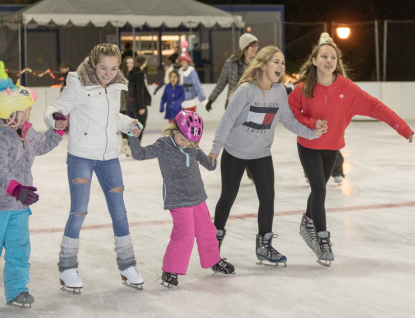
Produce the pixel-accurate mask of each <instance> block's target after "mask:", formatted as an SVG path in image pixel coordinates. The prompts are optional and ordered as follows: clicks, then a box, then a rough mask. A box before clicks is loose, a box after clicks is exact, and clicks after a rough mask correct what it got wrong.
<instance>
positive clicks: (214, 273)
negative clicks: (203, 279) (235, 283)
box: [212, 271, 236, 276]
mask: <svg viewBox="0 0 415 318" xmlns="http://www.w3.org/2000/svg"><path fill="white" fill-rule="evenodd" d="M217 273H219V274H223V275H234V274H236V272H232V273H224V272H215V271H213V274H212V276H213V275H216V274H217Z"/></svg>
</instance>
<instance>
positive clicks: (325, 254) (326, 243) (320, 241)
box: [314, 231, 334, 267]
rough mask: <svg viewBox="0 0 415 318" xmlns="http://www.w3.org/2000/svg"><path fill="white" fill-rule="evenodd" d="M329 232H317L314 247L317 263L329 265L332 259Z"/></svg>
mask: <svg viewBox="0 0 415 318" xmlns="http://www.w3.org/2000/svg"><path fill="white" fill-rule="evenodd" d="M331 245H332V244H331V242H330V232H328V231H320V232H318V233H317V243H316V246H315V247H314V253H316V255H317V258H318V260H317V263H319V264H320V265H323V266H326V267H330V264H331V262H332V261H334V254H333V252H332V251H331Z"/></svg>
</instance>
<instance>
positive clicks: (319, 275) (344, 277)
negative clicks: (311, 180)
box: [0, 122, 415, 318]
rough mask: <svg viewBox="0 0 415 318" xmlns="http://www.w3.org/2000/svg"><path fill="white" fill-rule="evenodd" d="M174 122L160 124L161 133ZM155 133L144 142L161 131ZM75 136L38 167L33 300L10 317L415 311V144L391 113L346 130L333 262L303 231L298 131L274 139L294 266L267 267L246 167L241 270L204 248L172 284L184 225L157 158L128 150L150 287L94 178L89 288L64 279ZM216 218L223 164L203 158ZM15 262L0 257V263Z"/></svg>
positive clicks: (236, 235)
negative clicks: (174, 214)
mask: <svg viewBox="0 0 415 318" xmlns="http://www.w3.org/2000/svg"><path fill="white" fill-rule="evenodd" d="M410 124H411V126H412V128H414V127H415V123H414V122H410ZM217 125H218V123H217V122H208V123H206V129H205V133H204V136H203V140H202V143H201V148H202V149H204V150H205V152H206V153H208V152H209V150H210V147H211V142H212V139H213V136H214V132H215V129H216V127H217ZM161 128H162V127H160V130H161ZM159 134H160V131H159V130H152V131H148V132H146V133H145V135H144V138H143V144H144V145H148V144H150V143H152V142H154V141H155V140H156V139H157V138H158V137H159ZM66 143H67V137H65V140H64V141H63V142H62V143H61V144H60V145H59V147H58V148H57V149H55V150H54V151H53V152H51V153H49V154H47V155H45V156H43V157H39V158H38V159H37V160H36V161H35V164H34V166H33V174H34V185H35V186H36V187H37V188H38V193H39V194H40V201H39V202H38V203H36V204H35V205H34V206H33V208H32V211H33V215H32V216H31V217H30V229H31V244H32V254H31V260H30V261H31V281H30V284H29V289H30V293H31V294H32V295H33V296H34V297H35V303H34V304H33V307H32V309H30V310H25V309H20V308H11V307H8V306H6V305H5V303H6V300H5V297H4V292H1V293H0V317H7V318H9V317H70V318H76V317H99V318H105V317H111V318H115V317H214V318H218V317H319V318H323V317H415V305H414V299H415V290H414V286H415V248H414V246H415V231H414V224H415V213H414V210H415V196H414V181H415V163H414V162H415V144H409V143H408V141H406V140H405V139H404V138H402V137H401V136H399V135H398V134H397V133H396V132H395V131H394V130H393V129H392V128H390V127H389V126H387V125H386V124H384V123H380V122H353V123H352V124H351V125H350V126H349V128H348V130H347V133H346V144H347V145H346V147H345V148H344V149H343V150H342V153H343V156H344V158H345V165H344V168H345V174H346V179H344V181H343V183H342V184H341V186H338V185H336V184H335V183H334V182H333V180H330V181H329V183H328V186H327V200H326V207H327V210H328V212H327V224H328V230H329V231H330V232H331V238H332V243H333V247H332V248H333V252H334V255H335V261H334V262H332V265H331V267H329V268H326V267H323V266H321V265H319V264H317V263H316V257H315V255H314V254H313V253H312V252H311V250H310V249H309V248H308V247H307V246H306V244H305V243H304V242H303V241H302V239H301V237H300V235H299V234H298V231H299V225H300V219H301V213H303V211H304V209H305V206H306V200H307V197H308V194H309V185H308V184H307V183H306V182H305V179H304V176H303V171H302V168H301V165H300V162H299V159H298V155H297V149H296V138H295V136H294V135H293V134H292V133H290V132H289V131H287V130H286V129H285V128H283V127H282V125H279V127H278V128H277V131H276V137H275V141H274V145H273V148H272V152H273V160H274V167H275V176H276V178H275V180H276V187H275V189H276V199H275V212H276V216H275V218H274V232H275V233H278V235H279V237H278V238H277V239H274V241H273V243H274V246H275V247H276V248H277V249H278V250H279V251H280V252H281V253H283V254H285V255H286V256H287V258H288V263H287V264H288V267H287V268H281V269H275V268H270V267H264V266H262V267H261V266H257V265H255V264H256V262H257V259H256V256H255V252H254V248H255V235H256V233H257V219H256V213H257V209H258V200H257V197H256V192H255V188H254V185H253V184H252V183H251V182H250V181H249V180H248V179H247V178H246V176H244V178H243V179H242V183H241V187H240V191H239V194H238V197H237V200H236V202H235V204H234V206H233V209H232V211H231V218H230V219H229V221H228V223H227V236H226V238H225V240H224V242H223V246H222V256H224V257H226V258H227V259H228V261H230V262H231V263H233V264H234V265H235V267H236V274H235V275H227V276H225V275H221V274H216V275H213V274H212V271H211V270H210V269H202V268H201V267H200V264H199V257H198V254H197V248H196V244H195V248H194V250H193V254H192V258H191V261H190V265H189V269H188V272H187V275H186V276H179V286H178V288H173V289H171V290H170V289H167V288H165V287H163V286H161V285H160V280H157V279H158V278H159V277H160V276H161V264H162V258H163V255H164V251H165V248H166V246H167V243H168V241H169V236H170V231H171V227H172V222H171V216H170V214H169V212H168V211H164V210H163V200H162V179H161V175H160V172H159V168H158V163H157V160H149V161H142V162H139V161H135V160H133V159H130V158H126V157H125V155H121V156H120V160H121V165H122V169H123V176H124V184H125V202H126V207H127V211H128V217H129V222H130V226H131V227H130V229H131V235H132V238H133V243H134V249H135V253H136V257H137V261H138V268H139V270H140V272H141V273H142V276H143V278H144V280H145V283H144V290H143V291H137V290H134V289H132V288H128V287H126V286H124V285H122V281H121V278H120V275H119V272H118V270H117V265H116V262H115V253H114V240H113V233H112V226H111V219H110V216H109V214H108V211H107V207H106V203H105V199H104V196H103V194H102V191H101V189H100V187H99V184H98V181H97V179H96V177H95V176H94V179H93V180H92V191H91V200H90V204H89V208H88V216H87V218H86V221H85V223H84V228H83V230H82V232H81V237H80V239H81V241H80V242H81V243H80V244H81V248H80V253H79V262H80V267H79V270H80V273H81V277H82V280H83V282H84V288H83V289H82V294H81V295H70V294H67V293H65V292H62V291H61V290H60V289H59V288H60V285H59V278H58V269H57V266H56V264H57V262H58V252H59V248H60V246H59V244H60V241H61V237H62V234H63V228H64V226H65V223H66V219H67V216H68V211H69V208H70V197H69V191H68V181H67V175H66V163H65V160H66ZM201 171H202V177H203V179H204V183H205V188H206V192H207V194H208V196H209V198H208V200H207V204H208V207H209V209H210V211H211V214H212V216H213V214H214V208H215V205H216V202H217V200H218V197H219V194H220V171H219V170H216V171H214V172H208V171H207V170H205V169H204V168H203V167H201ZM3 266H4V260H3V259H2V260H1V262H0V271H1V272H2V268H3Z"/></svg>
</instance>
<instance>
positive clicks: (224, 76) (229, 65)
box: [209, 55, 246, 109]
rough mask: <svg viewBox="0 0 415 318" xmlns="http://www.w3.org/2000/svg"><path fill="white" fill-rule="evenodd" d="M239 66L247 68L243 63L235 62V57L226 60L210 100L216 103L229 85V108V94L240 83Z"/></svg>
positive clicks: (226, 104)
mask: <svg viewBox="0 0 415 318" xmlns="http://www.w3.org/2000/svg"><path fill="white" fill-rule="evenodd" d="M238 66H239V67H246V65H244V64H243V63H242V61H235V55H231V56H230V57H229V58H228V59H227V60H226V62H225V65H224V66H223V69H222V72H221V73H220V76H219V79H218V82H217V83H216V86H215V88H214V89H213V91H212V93H210V96H209V100H210V101H212V102H214V101H215V100H216V99H217V98H218V96H219V95H220V93H222V91H223V90H224V89H225V87H226V85H228V94H226V103H225V109H226V108H227V107H228V103H229V101H228V97H229V92H231V91H232V90H233V89H234V88H235V87H236V84H238V81H239V80H240V78H239V76H238Z"/></svg>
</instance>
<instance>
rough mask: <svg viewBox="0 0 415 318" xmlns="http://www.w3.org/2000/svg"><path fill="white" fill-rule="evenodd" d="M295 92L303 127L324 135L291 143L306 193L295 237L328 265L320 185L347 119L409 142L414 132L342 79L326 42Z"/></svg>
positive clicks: (337, 56)
mask: <svg viewBox="0 0 415 318" xmlns="http://www.w3.org/2000/svg"><path fill="white" fill-rule="evenodd" d="M295 84H297V86H296V87H295V88H294V91H293V92H292V93H291V94H290V96H289V99H288V102H289V105H290V107H291V109H292V111H293V113H294V115H295V118H297V120H298V121H300V122H301V123H302V124H303V125H305V126H307V127H309V128H311V129H313V128H316V127H318V122H319V119H318V118H321V117H323V118H324V120H325V121H326V123H327V125H328V127H329V129H328V132H327V133H326V134H324V135H323V136H322V137H321V138H319V139H318V140H307V139H304V138H302V137H298V138H297V147H298V154H299V157H300V161H301V164H302V166H303V169H304V171H305V173H306V175H307V177H308V180H309V182H310V187H311V192H310V195H309V197H308V200H307V208H306V212H305V213H304V214H303V216H302V218H301V223H300V235H301V236H302V238H303V239H304V241H305V242H306V244H307V245H308V246H309V247H310V248H311V249H312V250H313V252H314V253H315V254H316V256H317V258H318V262H319V263H320V264H321V265H324V266H330V264H331V262H332V261H334V254H333V251H332V248H331V246H332V243H331V240H330V232H329V231H327V225H326V209H325V200H326V184H327V181H328V180H329V179H330V176H331V174H332V171H333V167H334V165H335V163H336V160H337V157H338V151H339V149H341V148H343V147H344V146H345V141H344V135H345V130H346V128H347V126H348V125H349V124H350V122H351V120H352V118H353V116H355V115H362V116H370V117H372V118H375V119H378V120H381V121H383V122H385V123H387V124H388V125H390V126H391V127H392V128H393V129H395V130H396V131H397V132H398V133H399V134H400V135H401V136H403V137H404V138H406V139H408V140H409V142H412V139H413V134H414V132H413V131H412V129H411V128H410V127H409V126H408V125H407V124H406V122H405V121H404V120H403V119H401V118H400V117H399V116H398V115H397V114H396V113H395V112H393V111H392V110H391V109H390V108H388V107H387V106H386V105H385V104H383V103H382V102H380V101H379V100H377V99H376V98H374V97H373V96H371V95H369V94H368V93H367V92H365V91H363V90H362V89H361V88H360V87H359V86H357V85H356V84H354V83H353V82H352V81H350V80H349V79H348V78H346V70H345V67H344V65H343V60H342V54H341V52H340V50H339V48H338V47H337V46H336V45H335V44H334V43H332V42H324V43H321V44H318V45H316V46H315V47H314V48H313V50H312V52H311V54H310V56H309V57H308V59H307V60H306V62H305V63H304V64H303V65H302V67H301V70H300V78H299V79H298V80H297V81H296V83H295Z"/></svg>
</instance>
